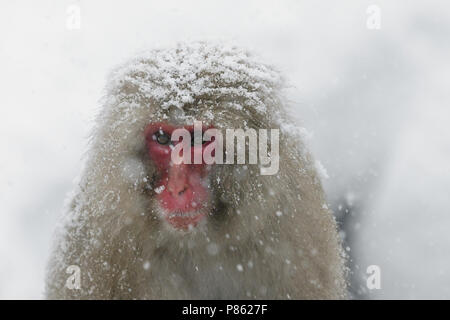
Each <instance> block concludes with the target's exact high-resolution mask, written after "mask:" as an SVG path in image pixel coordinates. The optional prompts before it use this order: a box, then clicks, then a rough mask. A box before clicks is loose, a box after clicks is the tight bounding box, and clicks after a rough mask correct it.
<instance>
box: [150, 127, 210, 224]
mask: <svg viewBox="0 0 450 320" xmlns="http://www.w3.org/2000/svg"><path fill="white" fill-rule="evenodd" d="M179 128H180V127H176V126H173V125H170V124H167V123H161V122H158V123H151V124H149V125H148V126H147V128H146V130H145V139H146V147H147V151H148V155H149V157H150V159H151V160H152V161H153V164H154V166H155V167H156V175H157V178H156V184H155V189H154V190H155V192H156V199H157V203H158V205H159V209H160V211H161V215H162V218H163V219H164V220H165V221H167V222H168V223H169V224H170V225H171V226H172V227H174V228H176V229H181V230H188V229H191V228H193V227H196V226H197V225H198V224H199V223H201V222H202V221H203V220H204V219H205V217H206V215H207V214H208V213H209V212H208V211H209V209H210V203H211V201H210V198H211V197H210V191H209V189H210V186H209V171H210V166H209V165H207V164H206V163H204V161H203V160H202V161H201V163H198V164H191V163H174V161H172V158H173V154H172V153H173V152H175V151H174V149H175V147H176V146H177V145H178V144H181V143H186V141H181V140H178V141H174V140H173V139H172V133H173V132H174V131H175V130H176V129H179ZM181 128H182V129H186V130H187V131H188V132H189V133H191V134H190V136H191V137H192V140H190V141H188V142H187V143H188V145H187V146H184V147H185V149H183V152H185V151H186V150H188V151H189V152H190V156H193V155H194V153H196V152H203V150H204V149H205V148H206V146H207V145H208V144H210V143H211V141H205V142H202V141H200V142H199V143H194V140H193V137H194V134H193V127H192V126H184V127H181ZM186 147H187V148H186Z"/></svg>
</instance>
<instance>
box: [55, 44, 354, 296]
mask: <svg viewBox="0 0 450 320" xmlns="http://www.w3.org/2000/svg"><path fill="white" fill-rule="evenodd" d="M108 79H109V80H108V84H107V87H106V90H105V97H104V99H103V101H102V109H101V110H100V113H99V115H98V117H97V120H96V125H95V128H94V130H93V134H92V139H91V141H90V146H89V147H90V149H89V152H88V153H87V158H86V163H85V167H84V169H83V173H82V175H81V177H80V181H79V183H78V184H77V187H76V190H75V192H74V193H73V196H72V198H71V199H70V201H69V202H68V205H67V212H66V214H65V215H64V217H63V219H62V220H63V221H62V223H61V226H60V228H59V229H58V232H57V233H56V237H55V243H54V248H53V250H52V255H51V258H50V261H49V264H48V272H47V279H46V297H47V298H49V299H340V298H345V297H346V282H345V271H344V258H343V255H342V251H341V248H340V240H339V237H338V233H337V227H336V223H335V220H334V218H333V216H332V214H331V213H330V212H329V210H328V209H327V206H326V201H325V198H324V193H323V190H322V187H321V183H320V177H319V176H318V173H317V171H316V169H315V162H314V161H313V160H312V158H311V156H310V155H309V153H308V151H307V150H306V149H305V145H304V144H303V143H302V132H303V131H302V129H298V127H297V126H296V125H294V124H293V123H291V119H292V117H290V116H289V112H288V110H287V102H286V99H285V98H283V88H284V81H283V77H281V76H280V75H279V73H278V72H277V71H276V70H275V69H274V68H272V67H270V66H268V65H266V64H264V63H261V62H260V60H259V59H258V58H257V57H255V56H254V55H253V54H250V53H248V52H247V51H245V50H243V49H240V48H239V47H236V46H234V45H228V44H219V43H209V42H193V43H181V44H177V45H175V46H174V47H169V48H159V49H153V50H151V51H146V52H143V53H141V54H139V55H137V56H136V57H134V58H133V59H131V60H130V61H128V62H127V63H124V64H122V65H120V66H118V67H116V68H115V69H114V70H113V71H112V72H111V74H110V76H109V78H108ZM194 121H201V123H202V124H203V127H202V129H201V131H203V130H206V129H207V128H215V129H216V130H218V131H225V130H227V129H243V130H244V131H245V130H249V129H255V130H259V129H274V128H275V129H279V169H278V171H277V172H276V173H274V174H266V175H264V174H261V171H260V167H261V163H256V164H255V163H253V164H251V163H247V162H246V163H245V164H242V163H233V164H228V163H223V164H219V163H216V164H214V163H213V164H205V163H204V162H203V161H202V162H201V163H199V164H198V163H197V164H187V163H178V164H175V163H174V162H173V160H172V157H171V153H172V151H173V150H174V146H175V145H176V144H177V140H176V141H173V139H172V137H171V135H172V133H173V132H174V131H175V130H176V129H180V128H184V129H185V130H187V131H189V132H192V128H193V124H194ZM201 134H202V133H200V135H201ZM247 138H248V137H247ZM203 140H204V141H202V140H200V142H198V141H197V143H194V142H193V143H192V148H193V149H194V148H206V147H207V145H209V143H211V141H212V140H211V141H206V139H203ZM269 140H270V139H269ZM246 141H247V140H246ZM178 142H179V141H178ZM246 152H247V151H246ZM236 153H237V151H236ZM246 155H247V156H249V154H248V152H247V154H246Z"/></svg>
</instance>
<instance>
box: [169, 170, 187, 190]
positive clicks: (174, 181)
mask: <svg viewBox="0 0 450 320" xmlns="http://www.w3.org/2000/svg"><path fill="white" fill-rule="evenodd" d="M187 174H188V172H187V171H186V168H184V166H179V165H177V166H173V167H171V168H170V170H169V177H168V181H167V191H168V192H169V193H170V194H171V195H172V196H174V197H176V196H181V195H183V194H184V193H185V192H186V190H188V188H189V186H188V179H187Z"/></svg>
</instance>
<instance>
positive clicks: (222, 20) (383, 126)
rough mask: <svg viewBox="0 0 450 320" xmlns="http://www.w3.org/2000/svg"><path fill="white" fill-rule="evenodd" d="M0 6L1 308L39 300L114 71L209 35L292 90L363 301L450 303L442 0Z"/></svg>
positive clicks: (449, 36)
mask: <svg viewBox="0 0 450 320" xmlns="http://www.w3.org/2000/svg"><path fill="white" fill-rule="evenodd" d="M373 5H375V7H373ZM0 6H1V7H0V98H1V103H0V155H1V156H0V203H1V204H2V205H1V212H0V298H3V299H11V298H32V299H40V298H42V292H43V277H44V268H45V263H46V259H47V256H48V254H49V252H48V249H49V245H50V239H51V235H52V232H53V229H54V225H55V221H56V219H57V217H58V215H59V214H60V212H61V207H62V205H63V202H64V198H65V195H66V193H67V192H69V191H70V190H71V188H72V181H73V179H74V178H75V177H76V176H77V174H78V173H79V171H80V166H81V159H82V155H83V152H84V151H85V147H86V141H87V140H86V138H87V135H88V133H89V129H90V127H91V125H92V119H93V117H94V115H95V113H96V110H97V108H98V100H99V98H100V97H101V94H102V88H103V85H104V81H105V76H106V74H107V72H108V71H109V70H110V68H111V67H112V66H115V65H116V64H118V63H120V62H122V61H123V60H124V59H127V58H128V57H130V56H131V55H132V54H134V53H135V52H136V51H138V50H141V49H144V48H149V47H154V46H155V45H164V44H173V43H174V42H176V41H180V40H189V39H208V38H214V39H217V38H223V39H227V40H229V39H231V40H234V41H236V42H237V43H239V44H241V45H242V46H245V47H247V48H249V49H252V50H253V51H255V52H257V53H259V54H260V55H261V56H262V57H263V58H264V59H265V60H266V61H268V62H270V63H272V64H274V65H275V66H277V67H278V68H279V69H280V70H281V71H282V72H283V73H284V74H285V75H286V76H287V77H288V79H290V81H291V84H292V86H293V87H292V88H291V89H290V99H291V101H292V105H293V108H294V109H295V110H294V112H295V115H296V117H297V118H298V119H299V121H300V122H301V124H302V125H303V126H304V127H306V128H307V129H308V130H309V131H310V132H311V134H312V136H311V138H310V140H309V141H308V144H309V145H310V147H311V149H312V150H313V153H314V155H315V157H316V158H317V159H319V160H320V161H321V163H322V164H323V165H324V167H325V168H326V170H327V172H328V176H329V178H328V179H326V180H324V185H325V188H326V191H327V195H328V199H329V202H330V204H331V207H332V208H333V210H334V211H335V213H336V215H337V217H338V219H339V222H340V224H341V226H342V228H343V233H342V234H343V236H345V239H346V243H345V246H346V250H347V251H348V253H349V255H350V257H351V263H350V266H351V268H352V269H353V273H352V276H351V280H352V282H351V291H352V294H353V296H354V297H357V298H364V299H373V298H383V299H389V298H450V209H449V208H450V170H449V168H450V125H449V123H450V19H449V18H450V16H449V15H450V4H449V3H448V1H444V0H443V1H434V0H433V1H411V0H408V1H406V0H403V1H400V0H398V1H389V0H384V1H381V0H372V1H365V0H358V1H356V0H355V1H339V2H338V1H332V0H330V1H299V0H292V1H261V0H254V1H245V2H244V1H232V0H228V1H207V0H205V1H169V0H165V1H144V0H142V1H137V0H136V1H131V0H127V1H120V2H119V1H116V2H112V1H65V0H64V1H47V0H41V1H32V0H29V1H9V2H6V1H3V2H2V3H1V5H0ZM371 6H372V7H371ZM78 8H79V10H80V17H81V20H80V28H79V29H78V28H77V22H76V21H75V22H74V20H73V19H72V18H71V17H73V16H74V14H75V15H76V11H77V10H78ZM368 8H369V11H367V10H368ZM373 8H375V11H376V10H377V9H379V12H380V20H379V22H380V28H379V29H373V27H374V24H373V19H374V15H373V11H372V10H371V9H373ZM375 19H376V17H375ZM375 26H376V23H375ZM369 265H377V266H379V267H380V269H381V289H379V290H376V289H375V290H369V289H367V287H366V280H365V277H366V275H367V274H366V268H367V267H368V266H369Z"/></svg>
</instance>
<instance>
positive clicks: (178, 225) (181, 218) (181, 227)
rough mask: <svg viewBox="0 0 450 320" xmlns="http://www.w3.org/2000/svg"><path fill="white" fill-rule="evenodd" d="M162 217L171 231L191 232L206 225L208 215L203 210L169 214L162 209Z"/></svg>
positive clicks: (179, 211)
mask: <svg viewBox="0 0 450 320" xmlns="http://www.w3.org/2000/svg"><path fill="white" fill-rule="evenodd" d="M160 216H161V218H162V219H163V220H165V221H166V222H167V224H168V225H169V226H170V227H171V229H175V230H177V231H183V232H190V231H194V230H195V229H197V228H199V227H201V226H202V225H204V224H205V222H206V221H205V220H206V216H207V213H206V212H204V211H203V210H198V211H188V212H183V211H181V210H177V211H173V212H169V211H167V210H164V209H162V208H160Z"/></svg>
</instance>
